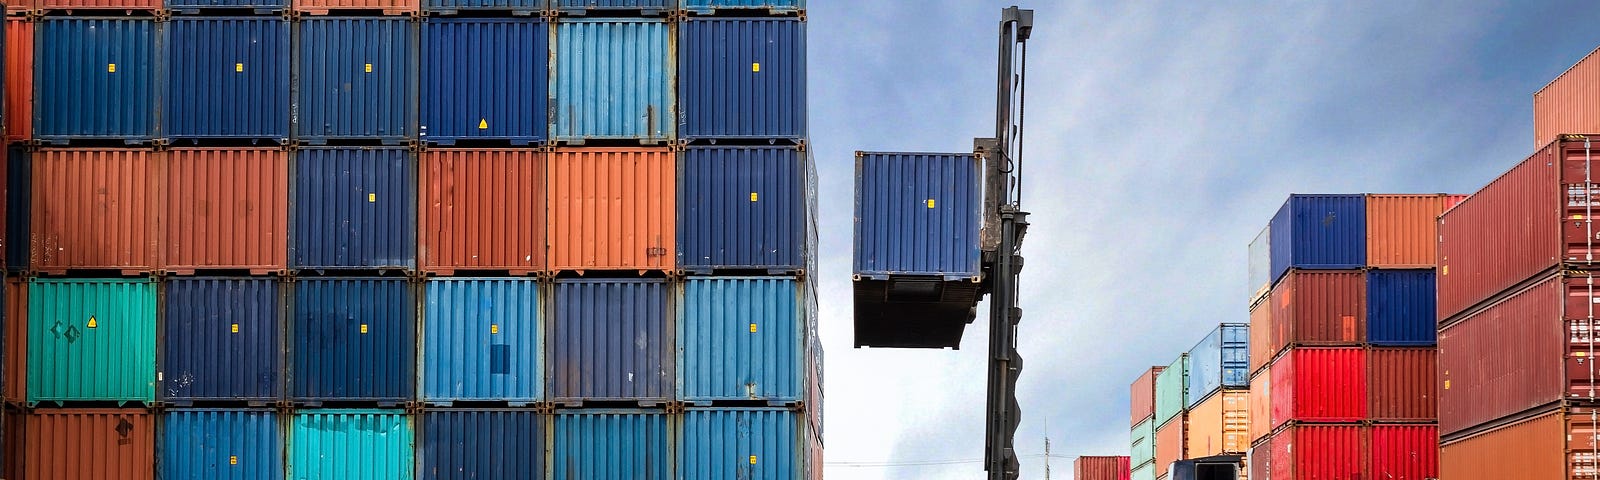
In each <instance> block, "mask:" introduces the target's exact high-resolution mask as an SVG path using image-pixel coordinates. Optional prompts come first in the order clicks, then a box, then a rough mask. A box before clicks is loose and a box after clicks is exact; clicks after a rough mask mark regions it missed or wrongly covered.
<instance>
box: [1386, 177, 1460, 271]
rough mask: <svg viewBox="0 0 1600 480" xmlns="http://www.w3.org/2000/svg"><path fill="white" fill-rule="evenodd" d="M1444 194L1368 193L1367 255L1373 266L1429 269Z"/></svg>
mask: <svg viewBox="0 0 1600 480" xmlns="http://www.w3.org/2000/svg"><path fill="white" fill-rule="evenodd" d="M1449 197H1450V196H1449V195H1444V194H1436V193H1435V194H1368V195H1367V199H1366V203H1367V259H1366V262H1365V263H1366V264H1367V266H1369V267H1372V268H1409V269H1418V268H1427V269H1432V268H1433V267H1434V265H1435V264H1437V263H1438V262H1437V260H1436V252H1435V250H1437V248H1436V247H1437V246H1438V245H1437V244H1438V242H1439V236H1438V231H1439V223H1438V219H1439V214H1440V213H1442V212H1444V209H1445V205H1446V204H1447V203H1449V204H1451V205H1454V203H1452V202H1450V201H1449Z"/></svg>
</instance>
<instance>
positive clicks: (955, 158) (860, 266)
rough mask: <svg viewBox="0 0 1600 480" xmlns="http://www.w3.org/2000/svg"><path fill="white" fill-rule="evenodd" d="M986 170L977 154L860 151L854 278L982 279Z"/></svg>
mask: <svg viewBox="0 0 1600 480" xmlns="http://www.w3.org/2000/svg"><path fill="white" fill-rule="evenodd" d="M981 166H982V162H981V161H980V160H978V158H977V157H976V156H973V155H970V154H924V153H868V152H856V190H855V191H856V226H855V245H856V246H855V273H856V274H857V275H860V276H874V277H880V276H884V275H893V274H903V275H944V276H945V277H946V278H947V279H951V280H965V279H968V278H972V277H977V276H978V275H980V274H981V272H980V270H979V265H978V255H979V248H980V245H979V242H980V241H981V240H980V239H979V237H978V230H979V227H980V224H981V223H982V221H983V220H982V212H981V211H980V210H981V208H982V200H981V198H980V197H981V196H982V194H983V187H982V186H981V185H980V184H979V180H980V179H981V178H982V175H981V174H980V172H979V170H980V167H981Z"/></svg>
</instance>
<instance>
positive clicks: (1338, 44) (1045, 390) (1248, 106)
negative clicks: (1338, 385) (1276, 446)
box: [808, 0, 1600, 480]
mask: <svg viewBox="0 0 1600 480" xmlns="http://www.w3.org/2000/svg"><path fill="white" fill-rule="evenodd" d="M1010 4H1012V3H1011V2H995V1H987V0H872V1H867V2H848V1H813V2H810V7H809V8H810V10H809V12H808V18H809V21H810V27H809V28H810V30H809V68H810V76H809V79H810V80H809V81H810V84H809V93H810V108H811V112H810V114H811V148H812V153H813V155H814V156H815V160H816V162H817V164H818V165H817V169H818V172H819V177H820V178H819V193H820V204H819V209H820V212H819V215H820V228H821V236H820V239H821V240H820V241H821V245H820V250H819V260H820V263H821V264H820V267H819V268H820V272H817V275H819V279H818V280H819V282H820V287H819V288H820V294H821V297H820V298H821V323H820V331H821V336H822V340H823V345H824V348H825V349H826V362H825V365H826V373H825V375H824V378H825V380H826V385H825V386H824V391H825V393H826V401H825V403H824V422H825V423H824V439H825V440H824V441H825V445H826V462H827V465H826V475H827V477H828V478H830V479H832V480H854V479H944V478H950V479H972V478H982V465H981V463H979V462H978V461H977V460H978V459H981V458H982V456H983V413H984V386H985V384H984V378H985V377H984V375H985V373H984V372H985V365H986V363H985V358H986V357H985V353H986V352H985V347H986V343H985V342H986V340H985V339H986V338H987V328H985V326H984V325H983V323H984V320H983V318H984V316H983V315H982V314H981V313H980V320H979V321H978V322H977V323H975V324H974V325H972V326H971V327H969V328H968V329H967V332H966V337H965V339H964V341H963V345H962V346H963V348H962V349H959V350H928V351H921V350H894V349H853V348H851V346H852V330H851V320H850V318H851V317H850V314H851V313H850V308H851V306H850V298H851V297H850V268H851V266H850V249H851V223H852V211H851V209H852V198H853V197H852V195H853V193H852V191H851V189H852V188H853V184H852V181H853V178H852V174H853V165H852V162H854V156H853V152H854V151H856V150H877V151H953V152H961V151H971V145H972V138H973V137H978V136H989V135H992V134H993V131H994V123H993V122H994V120H993V118H994V113H993V112H994V94H993V91H994V82H995V79H994V73H993V72H994V68H995V67H994V64H995V49H996V46H995V42H996V41H997V39H996V35H997V23H996V22H997V21H998V18H999V12H1000V9H1001V8H1003V7H1005V6H1007V5H1010ZM1022 6H1023V7H1024V8H1033V9H1035V12H1036V13H1035V15H1036V17H1035V28H1034V33H1033V39H1032V40H1031V41H1030V42H1029V47H1028V49H1029V54H1030V57H1029V65H1028V67H1029V72H1028V96H1027V99H1028V107H1027V124H1026V145H1025V161H1026V174H1027V178H1025V179H1024V185H1023V202H1024V203H1023V206H1024V208H1025V209H1026V210H1028V211H1030V212H1032V213H1033V215H1032V216H1031V217H1030V220H1031V222H1032V226H1031V228H1030V230H1029V232H1028V236H1027V238H1026V240H1025V243H1024V245H1023V254H1024V255H1025V256H1026V258H1027V268H1026V270H1024V272H1023V274H1022V277H1023V280H1022V281H1023V285H1022V296H1021V300H1020V302H1021V306H1022V308H1023V310H1024V312H1025V313H1024V316H1023V323H1022V325H1021V326H1020V350H1021V352H1022V355H1023V357H1024V358H1025V360H1026V368H1025V369H1024V370H1023V372H1022V377H1021V381H1020V383H1019V385H1018V397H1019V400H1020V402H1021V405H1022V415H1023V422H1022V426H1021V428H1020V429H1019V430H1018V433H1017V438H1016V442H1017V445H1018V447H1017V448H1018V450H1019V453H1020V455H1022V456H1023V457H1024V458H1023V472H1022V473H1023V478H1030V479H1038V478H1044V468H1045V459H1044V458H1043V457H1042V456H1041V454H1042V453H1043V452H1044V443H1045V439H1046V438H1048V439H1049V441H1050V442H1051V453H1052V454H1053V457H1052V458H1051V459H1050V460H1049V463H1050V466H1051V469H1052V472H1051V473H1052V474H1051V478H1070V477H1071V469H1072V468H1071V457H1074V456H1077V455H1126V454H1127V453H1128V427H1129V425H1128V390H1129V387H1128V386H1129V384H1130V383H1131V382H1132V381H1133V379H1134V377H1136V376H1138V375H1139V373H1141V372H1142V371H1144V370H1145V369H1147V368H1149V367H1150V366H1151V365H1165V364H1168V363H1170V362H1171V361H1172V360H1173V359H1174V358H1176V357H1177V355H1178V354H1179V353H1181V352H1184V351H1187V350H1188V349H1189V348H1190V347H1191V346H1193V345H1194V344H1195V343H1196V342H1198V341H1199V340H1200V338H1201V337H1203V336H1204V335H1205V334H1206V333H1208V332H1209V331H1210V330H1211V329H1212V328H1214V327H1215V326H1216V325H1217V324H1218V323H1221V322H1247V321H1248V318H1247V311H1246V305H1245V302H1246V297H1247V291H1246V290H1247V288H1246V286H1245V283H1246V282H1245V267H1246V260H1245V247H1246V245H1247V244H1248V243H1249V242H1250V240H1251V239H1252V238H1253V237H1254V236H1255V234H1256V233H1258V232H1259V231H1260V230H1261V228H1262V227H1264V226H1265V225H1266V222H1267V220H1268V219H1269V218H1270V217H1271V215H1272V214H1273V212H1275V211H1276V210H1277V209H1278V207H1279V206H1280V205H1281V204H1282V203H1283V200H1284V198H1285V197H1286V196H1287V195H1288V194H1290V193H1362V192H1385V193H1411V192H1417V193H1438V192H1450V193H1470V192H1472V191H1474V190H1476V189H1477V188H1479V187H1481V186H1482V185H1483V184H1484V183H1486V182H1488V181H1489V180H1490V179H1492V178H1493V177H1494V176H1496V175H1498V174H1499V173H1500V172H1502V171H1504V170H1505V169H1507V168H1509V167H1510V166H1511V165H1513V164H1515V163H1516V162H1518V161H1520V160H1522V159H1523V158H1526V157H1527V156H1528V155H1530V154H1532V153H1533V150H1534V149H1535V145H1534V140H1533V126H1532V94H1533V93H1534V92H1535V91H1537V90H1538V89H1539V88H1540V87H1542V86H1543V85H1544V84H1546V83H1547V82H1549V81H1550V80H1551V79H1553V78H1555V77H1556V76H1557V75H1559V74H1560V73H1561V72H1562V71H1564V70H1565V69H1566V68H1567V67H1569V66H1571V65H1572V64H1573V63H1575V62H1576V61H1578V60H1579V59H1581V58H1583V56H1584V55H1586V54H1587V53H1589V52H1590V51H1592V50H1594V49H1595V47H1596V46H1600V29H1597V28H1594V25H1596V24H1600V23H1597V22H1600V10H1596V9H1594V8H1592V3H1590V2H1583V1H1576V0H1574V1H1565V2H1560V1H1529V0H1518V1H1510V0H1508V1H1457V2H1449V4H1448V6H1442V5H1441V4H1439V3H1438V2H1423V1H1407V0H1402V1H1377V0H1371V1H1365V0H1353V1H1343V2H1268V1H1260V2H1245V1H1230V0H1223V1H1216V2H1190V1H1160V0H1139V1H1104V0H1095V1H1037V2H1035V3H1032V4H1024V5H1022ZM985 308H986V307H980V312H985V311H986V309H985ZM885 463H891V464H897V465H894V466H887V467H885V466H880V465H882V464H885ZM905 464H911V465H905Z"/></svg>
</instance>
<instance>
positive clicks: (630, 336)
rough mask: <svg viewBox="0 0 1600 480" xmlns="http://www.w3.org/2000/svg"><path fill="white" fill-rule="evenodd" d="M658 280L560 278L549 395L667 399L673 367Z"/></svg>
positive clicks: (565, 398) (560, 397) (670, 329)
mask: <svg viewBox="0 0 1600 480" xmlns="http://www.w3.org/2000/svg"><path fill="white" fill-rule="evenodd" d="M668 288H669V287H668V285H667V283H666V282H665V281H663V280H616V279H582V280H574V279H561V280H556V282H555V286H554V289H555V295H554V297H553V298H552V299H551V301H552V302H553V304H552V305H551V311H552V312H554V315H552V316H551V318H550V322H549V327H548V328H549V332H550V333H549V334H548V335H547V337H546V342H547V345H546V349H547V352H548V357H547V358H548V361H549V363H550V365H549V372H550V373H549V382H550V386H549V389H548V390H547V392H548V395H549V397H551V398H552V399H554V400H558V401H568V402H572V401H583V400H632V399H638V400H653V401H661V400H667V399H670V398H672V396H673V385H675V382H674V377H675V376H676V375H675V374H676V368H675V367H674V363H675V362H674V358H675V356H676V352H674V351H673V348H674V345H676V342H675V341H674V339H673V338H672V334H673V327H672V325H671V321H672V320H671V318H670V317H669V315H668V313H667V312H669V311H670V310H668V308H669V302H668V294H667V291H668Z"/></svg>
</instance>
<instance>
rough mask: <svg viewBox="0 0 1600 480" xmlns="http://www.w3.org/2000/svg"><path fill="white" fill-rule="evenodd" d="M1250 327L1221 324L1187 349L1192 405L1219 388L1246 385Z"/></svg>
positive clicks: (1186, 405)
mask: <svg viewBox="0 0 1600 480" xmlns="http://www.w3.org/2000/svg"><path fill="white" fill-rule="evenodd" d="M1248 368H1250V326H1249V325H1245V324H1242V323H1224V324H1222V325H1220V326H1218V327H1217V328H1216V330H1212V331H1211V334H1210V335H1206V338H1205V339H1204V340H1201V341H1200V343H1199V344H1196V345H1195V346H1194V348H1191V349H1189V396H1188V400H1187V401H1186V402H1185V403H1184V407H1193V406H1195V404H1198V403H1200V401H1201V400H1204V399H1205V398H1206V396H1208V395H1210V394H1211V393H1212V392H1215V391H1217V389H1219V388H1244V387H1248V386H1250V372H1249V371H1248V370H1247V369H1248Z"/></svg>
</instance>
